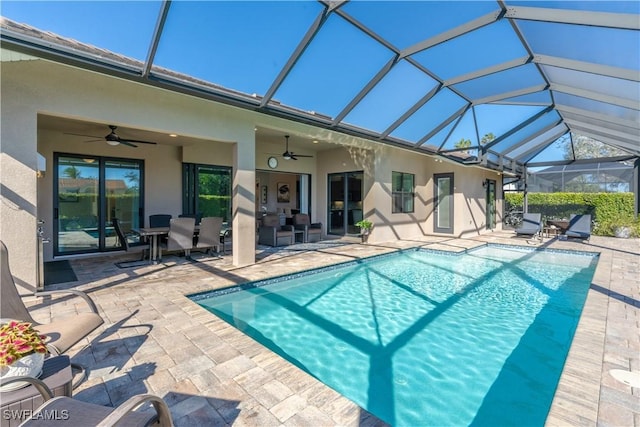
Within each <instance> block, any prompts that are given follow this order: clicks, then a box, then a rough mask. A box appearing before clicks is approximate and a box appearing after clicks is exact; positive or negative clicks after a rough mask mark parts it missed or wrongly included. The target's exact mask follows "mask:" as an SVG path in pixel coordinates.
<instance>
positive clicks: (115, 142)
mask: <svg viewBox="0 0 640 427" xmlns="http://www.w3.org/2000/svg"><path fill="white" fill-rule="evenodd" d="M107 144H109V145H114V146H115V145H118V144H120V142H118V141H110V140H107Z"/></svg>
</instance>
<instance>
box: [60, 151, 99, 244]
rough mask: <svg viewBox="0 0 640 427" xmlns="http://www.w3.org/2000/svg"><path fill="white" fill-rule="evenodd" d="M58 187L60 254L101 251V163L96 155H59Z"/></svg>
mask: <svg viewBox="0 0 640 427" xmlns="http://www.w3.org/2000/svg"><path fill="white" fill-rule="evenodd" d="M56 176H57V183H56V184H57V188H56V195H57V200H56V204H57V206H56V213H57V215H54V219H55V220H56V224H55V226H54V227H55V228H57V239H56V250H55V252H56V253H57V254H67V253H81V252H91V251H95V250H98V248H99V246H100V233H99V227H98V225H99V222H98V218H99V217H100V203H99V176H100V167H99V162H98V161H97V159H95V158H77V157H66V156H60V157H58V162H57V168H56Z"/></svg>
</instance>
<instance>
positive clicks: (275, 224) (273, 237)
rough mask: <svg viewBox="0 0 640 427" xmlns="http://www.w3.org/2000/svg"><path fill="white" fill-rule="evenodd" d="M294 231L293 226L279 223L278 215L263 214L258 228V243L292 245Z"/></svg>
mask: <svg viewBox="0 0 640 427" xmlns="http://www.w3.org/2000/svg"><path fill="white" fill-rule="evenodd" d="M294 236H295V233H294V232H293V226H291V225H280V217H279V216H278V215H265V216H264V217H262V224H261V225H260V230H258V244H259V245H269V246H284V245H292V244H293V241H294Z"/></svg>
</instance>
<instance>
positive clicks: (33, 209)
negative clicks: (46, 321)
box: [0, 78, 51, 294]
mask: <svg viewBox="0 0 640 427" xmlns="http://www.w3.org/2000/svg"><path fill="white" fill-rule="evenodd" d="M2 91H3V93H2V110H3V113H2V121H1V125H0V128H1V134H0V138H1V139H2V144H0V184H1V185H0V219H1V220H0V239H1V240H2V241H3V242H4V243H5V245H6V246H7V249H8V250H9V266H10V268H11V273H13V276H14V280H15V282H16V285H18V290H19V292H20V293H21V294H29V293H32V292H34V291H35V290H36V272H37V270H38V269H37V265H38V264H37V246H38V245H37V235H36V231H37V228H36V227H37V225H36V218H37V215H38V212H37V204H38V189H37V178H36V169H37V140H38V131H37V128H38V124H37V113H36V111H35V109H34V108H30V107H26V106H25V105H24V104H28V103H27V102H26V101H24V100H23V98H21V95H20V94H19V93H17V91H14V90H13V88H12V85H11V84H7V83H6V82H5V80H4V78H3V80H2ZM14 92H16V93H14ZM23 101H24V103H22V102H23ZM47 173H51V172H50V171H47Z"/></svg>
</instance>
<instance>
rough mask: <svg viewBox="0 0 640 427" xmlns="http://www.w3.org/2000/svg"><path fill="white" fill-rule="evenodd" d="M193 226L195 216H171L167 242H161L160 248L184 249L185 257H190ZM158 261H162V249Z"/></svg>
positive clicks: (170, 249) (194, 224)
mask: <svg viewBox="0 0 640 427" xmlns="http://www.w3.org/2000/svg"><path fill="white" fill-rule="evenodd" d="M195 228H196V220H195V218H171V220H170V221H169V235H168V236H167V242H166V243H164V242H163V243H162V244H161V248H162V249H164V250H166V251H184V255H185V257H186V258H187V259H191V249H192V248H193V232H194V231H195ZM160 261H162V250H161V251H160Z"/></svg>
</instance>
